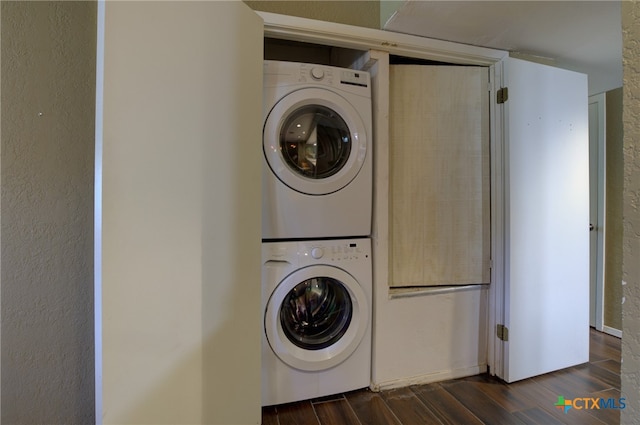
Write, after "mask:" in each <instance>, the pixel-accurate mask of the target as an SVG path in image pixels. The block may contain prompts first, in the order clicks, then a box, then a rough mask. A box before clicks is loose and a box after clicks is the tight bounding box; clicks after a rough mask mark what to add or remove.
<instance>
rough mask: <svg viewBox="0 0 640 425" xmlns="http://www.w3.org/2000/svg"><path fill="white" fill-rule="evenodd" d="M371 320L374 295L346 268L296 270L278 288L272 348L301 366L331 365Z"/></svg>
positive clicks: (270, 310)
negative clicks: (370, 312) (370, 295)
mask: <svg viewBox="0 0 640 425" xmlns="http://www.w3.org/2000/svg"><path fill="white" fill-rule="evenodd" d="M368 324H369V301H368V300H367V298H366V295H365V293H364V291H363V290H362V288H361V287H360V285H359V284H358V282H357V281H356V280H355V279H354V278H353V276H351V275H350V274H349V273H347V272H346V271H344V270H342V269H339V268H337V267H333V266H328V265H313V266H308V267H304V268H302V269H299V270H296V271H295V272H293V273H291V274H290V275H288V276H287V277H286V278H284V279H283V280H282V281H281V282H280V283H279V284H278V286H277V287H276V288H275V289H274V291H273V293H272V294H271V297H270V298H269V301H268V302H267V305H266V311H265V316H264V329H265V334H266V337H267V341H268V343H269V346H270V347H271V350H272V351H273V352H274V353H275V354H276V355H277V356H278V358H280V360H282V361H283V362H285V363H286V364H288V365H289V366H292V367H295V368H296V369H300V370H307V371H318V370H323V369H328V368H331V367H333V366H335V365H337V364H339V363H341V362H343V361H344V360H345V359H347V358H348V357H349V356H350V355H351V354H352V353H353V352H354V351H355V350H356V348H357V347H358V345H359V344H360V341H361V340H362V338H363V336H364V334H365V332H366V330H367V326H368Z"/></svg>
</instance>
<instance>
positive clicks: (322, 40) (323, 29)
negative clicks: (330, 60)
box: [257, 12, 508, 66]
mask: <svg viewBox="0 0 640 425" xmlns="http://www.w3.org/2000/svg"><path fill="white" fill-rule="evenodd" d="M257 13H258V15H260V17H261V18H262V19H263V20H264V35H265V36H266V37H273V38H280V39H284V40H295V41H302V42H307V43H318V44H323V45H327V46H336V47H345V48H350V49H361V50H370V49H374V50H382V51H386V52H388V53H389V54H392V55H400V56H407V57H412V58H419V59H430V60H436V61H441V62H449V63H459V64H466V65H486V66H488V65H491V64H493V63H495V62H498V61H500V60H502V59H503V58H505V57H507V55H508V52H506V51H503V50H495V49H488V48H485V47H476V46H470V45H466V44H459V43H452V42H449V41H442V40H433V39H429V38H424V37H418V36H414V35H408V34H400V33H396V32H390V31H384V30H377V29H372V28H363V27H356V26H351V25H345V24H337V23H333V22H325V21H318V20H315V19H306V18H298V17H294V16H287V15H278V14H275V13H268V12H257Z"/></svg>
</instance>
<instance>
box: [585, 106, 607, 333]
mask: <svg viewBox="0 0 640 425" xmlns="http://www.w3.org/2000/svg"><path fill="white" fill-rule="evenodd" d="M592 103H596V104H597V105H598V166H597V167H598V188H597V192H598V194H597V199H598V205H597V213H596V214H597V222H596V223H595V226H596V230H597V229H602V231H601V232H596V238H597V239H596V270H595V273H596V285H595V297H596V299H595V311H594V313H593V314H594V315H595V323H594V324H593V325H594V326H595V328H596V329H597V330H599V331H603V332H604V276H605V275H604V273H605V263H604V258H605V243H604V241H605V240H606V239H605V237H606V230H607V229H606V224H605V223H606V208H605V205H606V196H607V195H606V190H605V187H606V178H607V177H606V164H607V161H606V155H607V153H606V152H607V150H606V137H607V136H606V134H607V133H606V131H607V130H606V125H607V121H606V111H607V98H606V94H605V93H600V94H597V95H594V96H589V105H591V104H592ZM589 148H591V147H589ZM589 289H590V290H591V286H589ZM591 296H594V294H591ZM590 319H591V318H590ZM590 321H591V320H590Z"/></svg>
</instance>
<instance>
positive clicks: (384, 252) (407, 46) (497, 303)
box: [256, 12, 509, 375]
mask: <svg viewBox="0 0 640 425" xmlns="http://www.w3.org/2000/svg"><path fill="white" fill-rule="evenodd" d="M256 13H257V14H258V15H259V16H260V17H261V18H262V19H263V20H264V35H265V37H271V38H276V39H282V40H291V41H298V42H306V43H314V44H320V45H325V46H335V47H342V48H347V49H356V50H362V51H368V52H370V54H369V55H367V57H366V58H365V62H366V63H362V62H359V63H358V65H359V66H360V67H361V68H362V69H365V70H367V69H371V68H373V67H375V64H376V63H377V61H378V58H383V57H386V58H388V55H389V54H391V55H399V56H405V57H410V58H416V59H427V60H433V61H440V62H448V63H454V64H461V65H480V66H487V67H488V68H489V91H490V93H489V116H490V123H489V126H490V129H489V131H490V134H489V137H490V149H491V158H490V162H491V189H490V190H491V258H492V260H491V261H492V264H491V284H490V285H489V295H488V303H487V304H488V305H487V315H488V317H487V335H486V336H487V351H488V352H487V366H488V371H489V372H490V373H491V374H496V371H498V375H500V371H501V370H502V365H503V359H502V341H500V340H499V339H498V338H497V336H496V332H495V329H496V326H497V324H498V323H504V309H505V305H504V302H505V300H504V292H505V289H504V284H505V282H504V268H505V265H506V264H507V263H505V258H504V255H505V238H504V208H505V205H504V188H505V175H504V157H505V156H504V149H505V137H506V136H505V134H506V133H505V131H504V128H505V122H506V118H507V117H506V116H505V111H504V108H503V107H502V105H498V104H497V102H496V101H495V99H496V92H497V90H498V89H499V88H501V87H504V67H503V64H504V62H505V60H506V59H507V58H508V56H509V53H508V52H507V51H502V50H495V49H489V48H484V47H476V46H469V45H463V44H458V43H453V42H448V41H442V40H434V39H428V38H423V37H418V36H413V35H408V34H401V33H394V32H387V31H382V30H376V29H371V28H363V27H354V26H351V25H345V24H338V23H333V22H325V21H317V20H313V19H307V18H299V17H293V16H287V15H279V14H275V13H270V12H256ZM356 62H358V59H356ZM382 65H383V66H379V67H377V68H378V69H379V70H382V71H381V72H382V73H380V74H379V75H377V77H378V78H374V75H372V91H373V93H376V92H377V93H379V99H378V100H380V99H382V101H383V102H387V105H386V106H387V108H386V109H387V110H388V98H385V94H384V93H385V90H387V92H386V93H387V95H386V96H387V97H388V82H387V83H385V81H384V80H385V76H386V74H383V73H384V72H388V64H387V66H384V64H382ZM387 80H388V78H387ZM375 102H376V101H374V103H375ZM384 110H385V107H384V105H380V104H378V105H374V121H375V122H374V126H373V132H374V135H375V136H374V138H375V140H374V142H375V143H374V144H375V148H374V150H375V154H376V158H377V157H378V156H379V155H380V154H381V153H383V154H384V153H385V152H386V153H387V154H388V145H389V137H388V125H386V124H385V123H384V122H382V121H384V120H376V119H375V117H376V113H377V111H379V112H380V113H384ZM388 175H389V169H388V163H386V162H385V161H379V160H377V159H374V182H375V183H374V212H373V226H372V227H373V229H372V248H373V254H374V260H373V285H374V292H377V293H378V296H377V297H378V298H380V297H381V296H383V297H384V294H381V292H380V290H382V289H384V288H386V289H387V291H388V282H389V265H388V263H389V224H388V219H389V213H388V210H387V207H386V204H385V203H386V202H388V192H389V180H388ZM460 290H464V288H461V289H460ZM384 298H385V300H386V298H387V297H384ZM373 305H374V313H375V309H376V305H377V301H376V300H374V302H373ZM373 320H374V322H373V326H375V320H376V317H375V314H374V318H373Z"/></svg>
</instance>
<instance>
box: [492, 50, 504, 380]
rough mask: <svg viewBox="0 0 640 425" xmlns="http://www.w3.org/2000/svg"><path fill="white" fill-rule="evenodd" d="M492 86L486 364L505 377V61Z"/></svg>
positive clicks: (498, 67) (495, 68) (497, 67)
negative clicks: (501, 98) (501, 333)
mask: <svg viewBox="0 0 640 425" xmlns="http://www.w3.org/2000/svg"><path fill="white" fill-rule="evenodd" d="M491 68H493V69H492V72H490V73H489V75H490V79H491V81H490V84H489V90H490V95H489V110H490V112H489V113H490V115H491V123H490V125H491V128H490V133H491V136H490V137H491V263H492V267H491V282H492V285H490V286H489V305H488V314H489V320H488V326H487V329H488V336H487V337H488V344H487V350H488V353H487V363H488V366H489V372H490V373H491V374H492V375H498V376H499V377H502V376H504V362H503V360H504V358H503V345H504V342H503V341H501V340H500V339H499V338H498V337H497V335H496V332H495V331H494V329H496V326H497V325H498V324H504V323H505V302H504V301H505V297H504V295H505V288H504V285H505V283H504V276H505V273H506V272H507V270H506V267H507V265H508V262H507V259H506V258H505V256H506V255H508V254H507V253H508V251H507V249H506V243H507V242H506V240H505V220H506V215H507V211H506V206H505V191H506V190H507V189H508V181H507V180H506V177H505V176H506V169H505V166H506V164H505V158H506V157H507V152H506V149H507V145H506V143H505V137H506V136H505V135H506V134H507V128H506V123H507V115H506V114H507V111H506V108H505V107H504V104H501V105H498V104H497V102H496V101H495V99H496V93H497V91H498V90H499V89H500V88H502V87H504V86H505V84H504V81H505V69H504V68H505V67H504V60H503V61H500V62H499V63H497V64H495V65H494V66H492V67H491Z"/></svg>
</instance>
